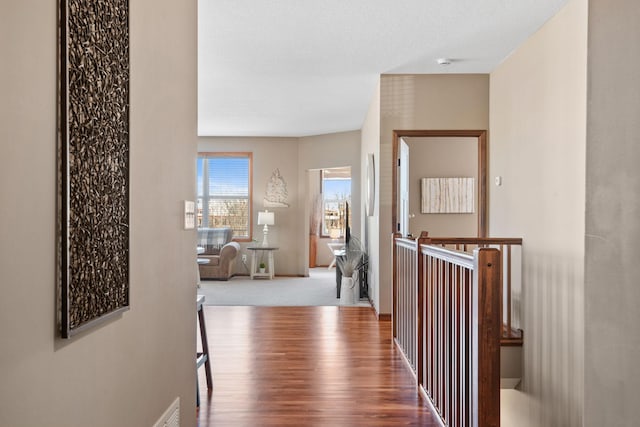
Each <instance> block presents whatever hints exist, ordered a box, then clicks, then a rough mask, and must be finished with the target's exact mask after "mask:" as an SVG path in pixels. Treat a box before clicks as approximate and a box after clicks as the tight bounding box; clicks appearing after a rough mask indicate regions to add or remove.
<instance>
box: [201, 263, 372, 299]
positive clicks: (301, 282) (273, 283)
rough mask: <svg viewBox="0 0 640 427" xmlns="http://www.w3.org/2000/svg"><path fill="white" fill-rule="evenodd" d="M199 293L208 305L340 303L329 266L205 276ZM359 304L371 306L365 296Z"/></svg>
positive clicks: (333, 270) (333, 276)
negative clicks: (302, 273)
mask: <svg viewBox="0 0 640 427" xmlns="http://www.w3.org/2000/svg"><path fill="white" fill-rule="evenodd" d="M198 294H199V295H204V296H205V304H206V305H265V306H300V305H317V306H322V305H340V300H339V299H338V298H336V273H335V269H331V270H327V268H326V267H321V268H313V269H310V270H309V277H276V278H274V279H273V280H263V279H259V280H258V279H256V280H251V279H249V277H248V276H237V277H233V278H231V280H229V281H227V282H222V281H214V280H202V282H201V285H200V288H199V289H198ZM357 305H362V306H369V301H367V300H366V299H363V300H361V301H360V302H359V303H357Z"/></svg>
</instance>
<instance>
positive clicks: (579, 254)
mask: <svg viewBox="0 0 640 427" xmlns="http://www.w3.org/2000/svg"><path fill="white" fill-rule="evenodd" d="M586 46H587V5H586V1H584V0H573V1H571V2H570V3H569V4H568V5H567V6H566V7H565V8H564V9H563V10H561V11H560V12H559V13H558V14H557V15H556V16H555V17H554V18H552V19H551V20H550V21H549V22H548V23H547V24H546V25H545V26H544V27H543V28H542V29H541V30H539V31H538V32H537V33H536V34H535V35H534V36H532V37H531V38H530V39H529V40H527V41H526V42H525V43H524V44H523V45H522V46H520V47H519V48H518V50H517V51H515V52H514V53H512V54H511V56H510V57H509V58H507V59H506V60H505V61H504V63H502V64H501V65H500V66H499V67H498V68H497V69H495V70H494V71H493V72H492V73H491V140H490V144H489V145H490V150H489V152H490V162H489V163H490V173H489V175H490V177H491V179H490V181H491V182H490V218H489V220H490V221H489V222H490V229H491V235H492V236H507V237H522V238H523V256H522V257H523V285H522V286H523V297H522V307H521V310H522V315H523V319H522V322H523V329H524V336H525V344H524V377H523V384H522V391H521V392H516V391H513V392H511V391H510V392H508V393H505V400H503V405H502V408H503V421H505V422H504V423H505V424H507V425H518V426H551V425H554V426H567V427H569V426H579V425H582V409H583V406H582V398H583V381H582V367H583V357H584V351H583V334H584V329H583V321H584V313H583V280H584V278H583V269H584V260H583V258H584V203H585V126H586V58H587V56H586ZM495 176H502V178H503V185H502V186H501V187H497V186H495V185H494V184H493V177H495ZM604 424H606V423H604ZM604 424H602V425H604Z"/></svg>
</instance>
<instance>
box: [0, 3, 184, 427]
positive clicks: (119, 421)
mask: <svg viewBox="0 0 640 427" xmlns="http://www.w3.org/2000/svg"><path fill="white" fill-rule="evenodd" d="M34 11H37V12H34ZM130 11H131V15H130V16H131V18H130V29H131V41H132V43H131V92H130V95H131V98H130V99H131V128H130V130H131V137H130V140H131V211H130V212H131V216H130V218H131V229H130V233H131V234H130V236H131V240H130V242H131V247H130V249H131V252H130V260H131V270H130V286H131V309H130V310H129V311H128V312H126V313H124V314H122V316H120V317H118V318H116V319H114V320H112V321H110V322H108V323H106V324H103V325H101V326H99V327H96V328H93V329H91V330H89V331H87V332H85V333H83V334H81V335H79V336H76V337H74V338H73V339H71V340H61V339H59V338H57V336H58V333H57V331H56V328H55V318H56V315H55V313H56V298H55V294H56V280H55V271H56V269H55V265H56V259H55V255H54V254H55V218H56V194H55V191H56V190H55V188H56V185H55V177H56V173H55V166H56V151H55V150H56V148H55V147H56V99H57V95H56V81H57V77H56V37H57V32H56V31H57V27H56V2H41V1H33V0H27V1H21V2H2V5H1V6H0V17H1V18H0V19H1V20H2V22H0V27H1V28H2V30H3V34H4V35H5V36H3V37H0V51H2V52H3V65H2V67H0V93H2V98H1V99H2V100H1V101H0V132H1V135H2V142H1V143H0V223H1V224H2V227H1V231H0V233H1V238H0V289H1V292H2V297H1V298H0V337H1V338H2V342H3V343H2V350H1V351H0V378H2V380H0V425H2V426H47V425H59V426H62V425H64V426H132V427H140V426H150V425H153V423H155V422H156V420H157V419H158V417H160V415H161V414H162V413H163V412H164V411H165V409H166V408H167V407H168V406H169V404H170V403H171V402H172V401H173V400H174V399H175V398H176V397H180V399H181V404H182V411H181V414H182V415H181V417H182V419H181V421H182V425H184V426H193V425H195V424H196V420H195V369H194V351H195V331H194V325H195V321H196V320H195V314H196V313H195V304H194V298H195V294H196V289H195V267H194V265H195V253H194V250H193V247H194V245H195V233H194V232H185V231H183V230H182V229H181V210H182V200H185V199H191V198H192V195H193V192H194V191H195V186H194V179H193V177H194V176H195V162H194V159H195V153H196V146H195V144H194V143H189V141H193V136H194V135H195V132H196V84H195V82H196V30H195V28H196V2H181V3H176V2H171V1H168V0H154V1H151V0H140V1H135V2H131V9H130ZM167 28H171V31H167ZM9 34H10V35H11V36H10V37H9V36H7V35H9ZM158 171H161V173H160V174H158Z"/></svg>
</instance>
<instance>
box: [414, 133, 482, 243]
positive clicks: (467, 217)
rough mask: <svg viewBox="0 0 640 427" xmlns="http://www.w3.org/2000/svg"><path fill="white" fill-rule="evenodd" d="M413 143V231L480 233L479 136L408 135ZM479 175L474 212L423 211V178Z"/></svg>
mask: <svg viewBox="0 0 640 427" xmlns="http://www.w3.org/2000/svg"><path fill="white" fill-rule="evenodd" d="M404 140H405V141H406V142H407V145H408V146H409V153H410V155H409V212H410V214H411V215H415V216H413V217H412V218H410V219H409V232H410V233H411V234H412V235H414V236H419V235H420V233H421V232H422V231H428V232H429V235H430V236H440V237H444V236H446V237H472V236H477V235H478V139H477V138H457V137H428V138H404ZM454 177H465V178H475V182H474V191H475V194H474V208H475V212H474V213H467V214H460V213H458V214H426V213H421V207H422V191H421V189H422V187H421V179H422V178H454Z"/></svg>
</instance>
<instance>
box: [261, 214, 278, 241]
mask: <svg viewBox="0 0 640 427" xmlns="http://www.w3.org/2000/svg"><path fill="white" fill-rule="evenodd" d="M273 224H275V218H274V215H273V212H269V211H268V210H266V209H265V211H264V212H258V225H264V228H263V229H262V232H263V233H264V239H263V240H262V246H263V247H269V240H268V239H267V235H268V234H269V226H270V225H273Z"/></svg>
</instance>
